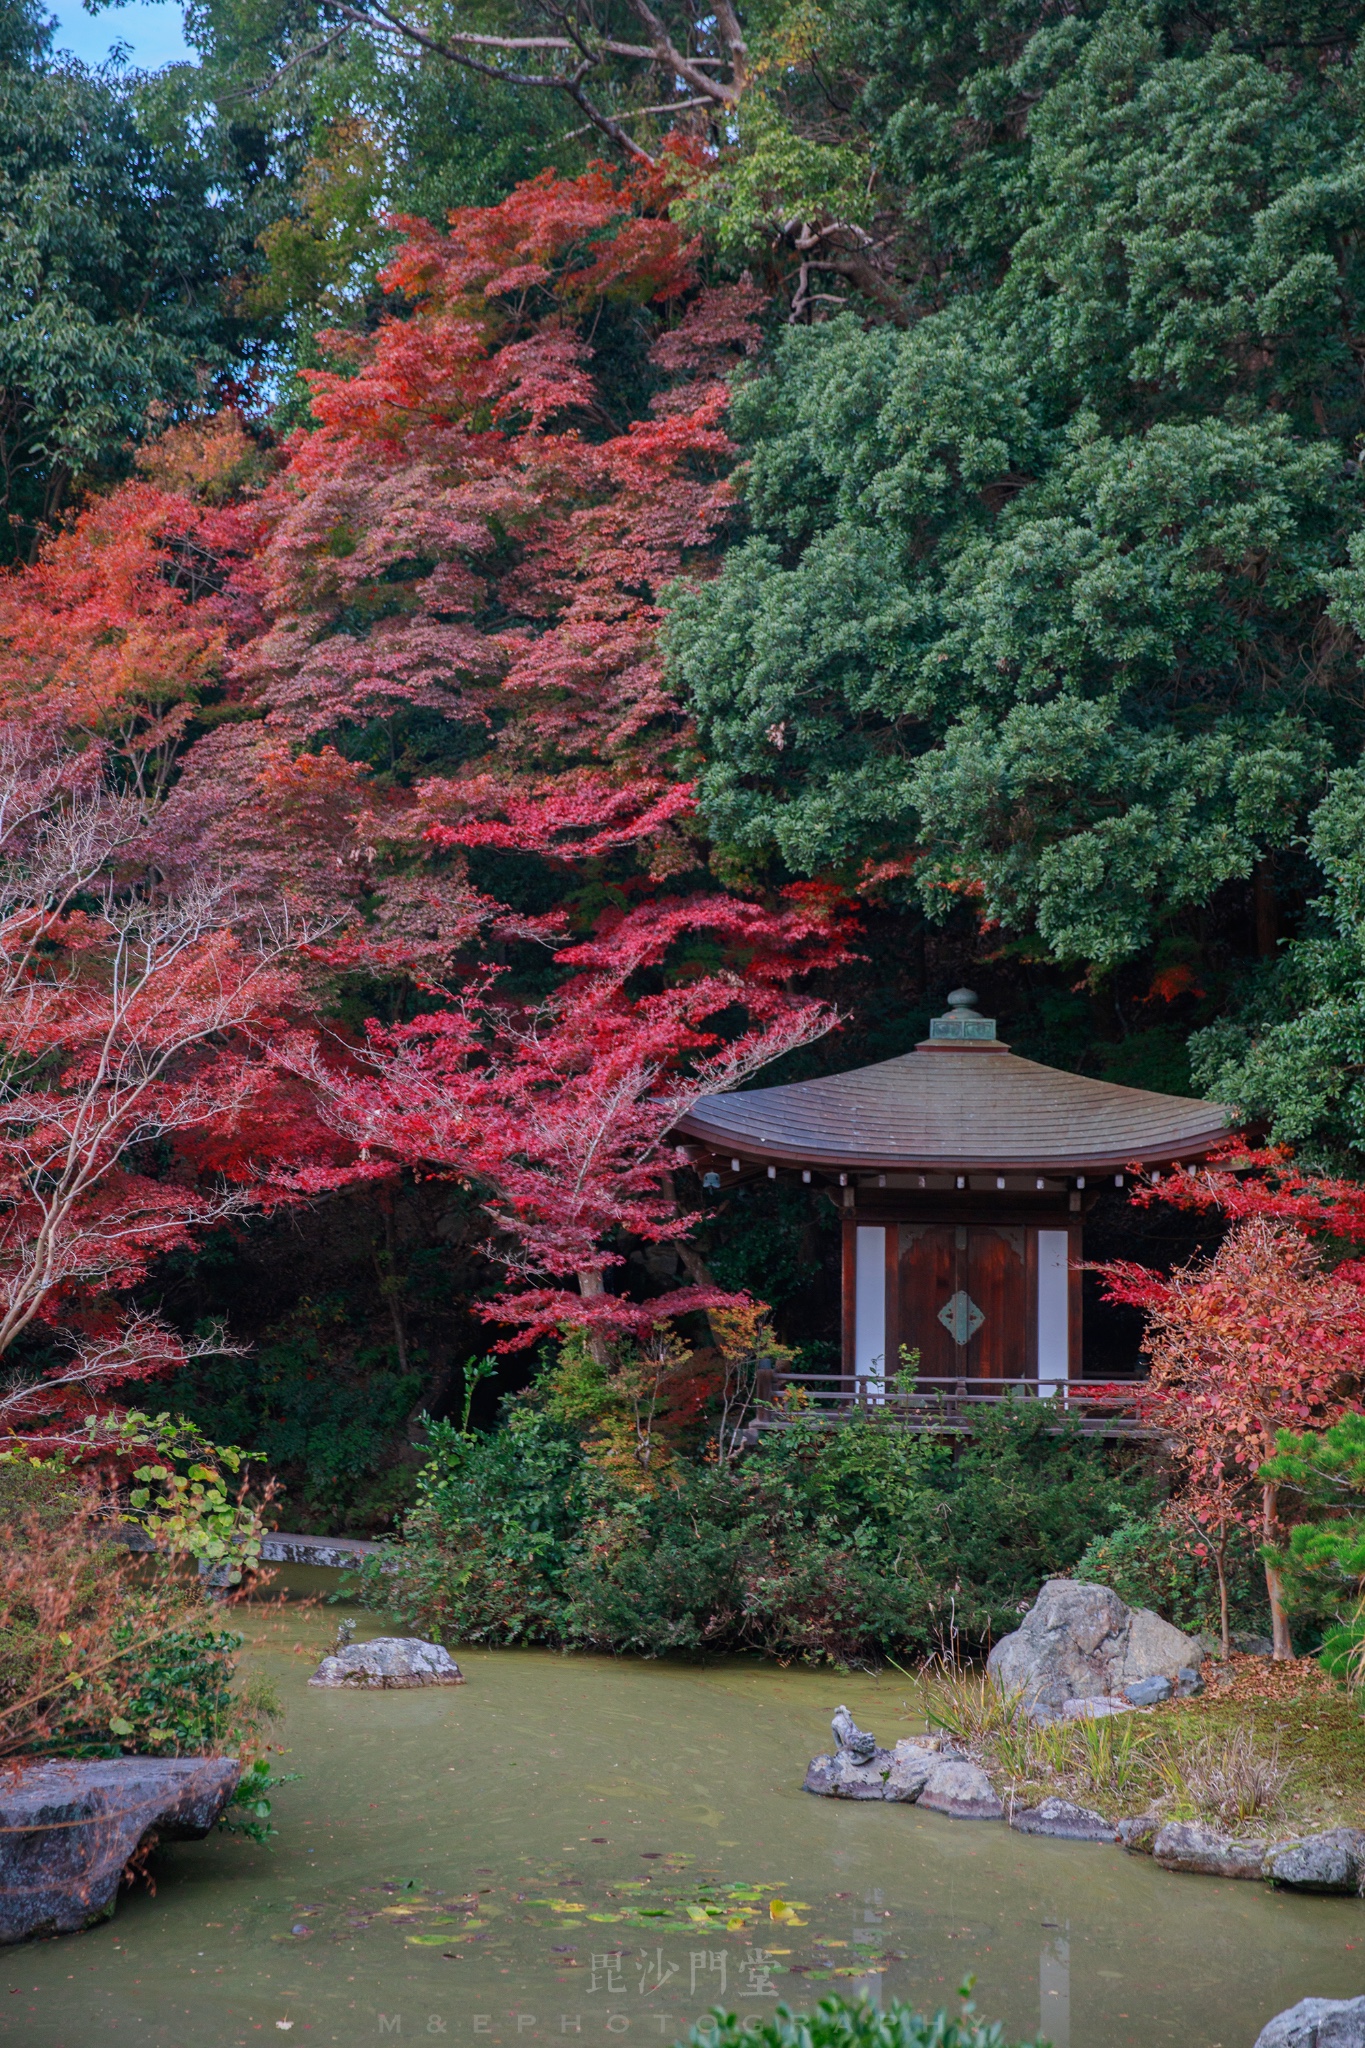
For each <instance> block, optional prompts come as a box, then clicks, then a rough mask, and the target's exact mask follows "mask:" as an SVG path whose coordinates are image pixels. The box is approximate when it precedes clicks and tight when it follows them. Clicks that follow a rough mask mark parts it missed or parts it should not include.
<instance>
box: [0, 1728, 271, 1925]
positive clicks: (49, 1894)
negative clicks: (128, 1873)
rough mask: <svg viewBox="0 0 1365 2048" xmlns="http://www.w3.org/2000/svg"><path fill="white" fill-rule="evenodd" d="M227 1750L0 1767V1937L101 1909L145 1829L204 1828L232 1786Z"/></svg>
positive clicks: (107, 1908) (197, 1832)
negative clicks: (215, 1753)
mask: <svg viewBox="0 0 1365 2048" xmlns="http://www.w3.org/2000/svg"><path fill="white" fill-rule="evenodd" d="M239 1775H240V1766H239V1765H238V1762H237V1759H236V1757H230V1756H226V1757H206V1756H185V1757H150V1756H127V1757H114V1758H111V1759H109V1760H108V1761H106V1762H99V1763H44V1764H22V1765H20V1766H19V1767H18V1768H17V1769H15V1770H13V1771H3V1772H0V1942H13V1941H27V1940H28V1939H29V1938H30V1937H31V1936H32V1935H35V1934H74V1933H75V1932H76V1931H77V1930H78V1929H79V1928H82V1927H89V1926H92V1925H93V1924H94V1922H95V1921H97V1920H104V1919H107V1918H108V1916H109V1915H110V1914H111V1913H112V1912H113V1910H114V1903H115V1901H116V1899H117V1897H118V1888H119V1879H120V1877H121V1876H122V1874H123V1869H124V1865H125V1864H126V1863H127V1862H128V1860H129V1858H130V1857H131V1856H132V1854H133V1852H134V1851H135V1850H136V1849H137V1847H138V1846H139V1844H140V1843H141V1842H143V1841H144V1840H145V1839H146V1837H147V1836H148V1835H155V1836H157V1837H158V1838H160V1839H161V1840H163V1841H164V1840H171V1841H176V1840H182V1841H183V1840H195V1839H197V1838H198V1837H200V1836H202V1835H206V1834H207V1833H208V1831H209V1829H210V1828H211V1827H212V1826H213V1824H214V1822H215V1821H216V1820H217V1819H218V1817H219V1815H220V1814H221V1813H222V1811H223V1808H224V1807H225V1806H226V1805H227V1803H228V1800H229V1799H230V1798H231V1796H232V1793H233V1791H234V1789H235V1787H236V1784H237V1779H238V1777H239Z"/></svg>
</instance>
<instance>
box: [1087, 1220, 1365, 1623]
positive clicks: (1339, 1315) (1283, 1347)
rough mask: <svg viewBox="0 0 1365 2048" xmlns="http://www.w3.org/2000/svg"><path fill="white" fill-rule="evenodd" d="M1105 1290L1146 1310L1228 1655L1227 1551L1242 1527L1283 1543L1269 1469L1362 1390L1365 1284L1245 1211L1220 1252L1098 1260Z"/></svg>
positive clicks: (1156, 1370)
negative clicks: (1274, 1458) (1139, 1260)
mask: <svg viewBox="0 0 1365 2048" xmlns="http://www.w3.org/2000/svg"><path fill="white" fill-rule="evenodd" d="M1100 1270H1101V1272H1102V1273H1103V1274H1104V1275H1105V1277H1106V1283H1107V1292H1108V1294H1109V1298H1110V1299H1111V1300H1114V1301H1122V1302H1129V1303H1132V1304H1134V1305H1135V1306H1137V1307H1139V1308H1141V1309H1143V1310H1145V1312H1146V1314H1147V1318H1148V1324H1147V1332H1146V1335H1145V1338H1144V1342H1143V1349H1144V1352H1145V1354H1146V1357H1147V1360H1148V1365H1149V1377H1148V1378H1147V1379H1146V1381H1145V1382H1143V1383H1142V1385H1141V1386H1140V1388H1139V1390H1138V1410H1139V1414H1140V1416H1141V1418H1142V1420H1143V1421H1145V1422H1147V1423H1149V1424H1150V1425H1152V1426H1153V1427H1155V1428H1157V1429H1159V1430H1160V1431H1161V1433H1162V1435H1163V1437H1164V1438H1165V1439H1166V1441H1167V1443H1168V1445H1169V1447H1170V1449H1171V1452H1172V1454H1173V1456H1174V1457H1175V1459H1176V1461H1177V1464H1178V1466H1179V1468H1180V1479H1181V1491H1180V1494H1179V1506H1180V1510H1181V1512H1183V1513H1184V1514H1186V1515H1187V1516H1188V1517H1189V1518H1190V1519H1191V1520H1192V1521H1193V1522H1194V1523H1195V1524H1196V1526H1197V1527H1199V1528H1200V1529H1201V1530H1202V1531H1203V1532H1204V1534H1205V1535H1206V1537H1207V1540H1208V1542H1209V1546H1210V1551H1211V1554H1212V1556H1213V1559H1214V1563H1215V1568H1216V1570H1217V1573H1218V1583H1219V1596H1220V1606H1221V1613H1222V1633H1223V1654H1224V1655H1225V1656H1226V1655H1227V1651H1228V1601H1227V1578H1226V1571H1225V1559H1226V1551H1227V1543H1228V1538H1229V1535H1230V1534H1231V1532H1232V1530H1233V1529H1234V1528H1235V1527H1237V1526H1251V1525H1253V1524H1255V1523H1259V1525H1260V1529H1261V1533H1262V1536H1263V1540H1264V1542H1265V1543H1266V1544H1267V1545H1269V1546H1273V1545H1276V1544H1277V1543H1278V1541H1279V1539H1280V1527H1279V1495H1278V1488H1277V1486H1276V1484H1275V1482H1274V1480H1273V1479H1270V1478H1263V1477H1261V1467H1262V1466H1263V1465H1264V1464H1265V1462H1266V1460H1267V1459H1268V1458H1269V1457H1270V1455H1271V1453H1272V1452H1273V1450H1274V1448H1275V1442H1276V1437H1277V1435H1278V1432H1279V1431H1280V1430H1282V1429H1291V1430H1295V1431H1302V1430H1306V1429H1323V1428H1326V1427H1327V1426H1328V1425H1329V1424H1330V1423H1332V1422H1334V1421H1336V1420H1337V1419H1338V1417H1339V1416H1340V1415H1341V1414H1342V1413H1343V1412H1344V1409H1345V1406H1346V1404H1347V1402H1348V1401H1350V1400H1353V1399H1355V1398H1357V1397H1358V1394H1359V1389H1360V1385H1361V1376H1362V1371H1363V1370H1365V1293H1362V1290H1361V1288H1360V1286H1359V1285H1358V1284H1357V1282H1356V1280H1355V1278H1354V1276H1353V1275H1352V1274H1349V1273H1348V1274H1343V1273H1342V1272H1340V1271H1337V1272H1331V1273H1329V1272H1327V1271H1325V1270H1324V1268H1323V1266H1322V1264H1321V1262H1320V1260H1319V1258H1318V1256H1317V1254H1316V1252H1315V1250H1314V1248H1313V1246H1312V1245H1311V1244H1310V1243H1309V1242H1308V1240H1307V1239H1306V1238H1305V1237H1304V1236H1303V1234H1302V1232H1301V1231H1300V1230H1298V1229H1297V1228H1295V1227H1294V1225H1293V1224H1292V1223H1287V1222H1284V1221H1282V1220H1279V1219H1277V1218H1274V1217H1271V1216H1266V1215H1251V1216H1244V1217H1242V1218H1241V1219H1240V1220H1238V1221H1237V1222H1236V1223H1234V1225H1233V1228H1232V1229H1231V1230H1230V1231H1229V1233H1228V1235H1227V1237H1226V1239H1225V1240H1224V1242H1223V1244H1222V1245H1221V1246H1220V1247H1219V1249H1218V1251H1217V1252H1216V1253H1215V1254H1214V1255H1213V1257H1212V1258H1210V1259H1207V1260H1205V1261H1202V1262H1199V1263H1196V1264H1194V1265H1191V1266H1188V1267H1185V1268H1183V1269H1181V1270H1178V1271H1176V1272H1175V1273H1173V1274H1171V1275H1170V1276H1169V1278H1167V1277H1163V1276H1162V1275H1161V1274H1159V1273H1154V1272H1151V1271H1150V1270H1149V1269H1148V1268H1146V1267H1143V1266H1136V1265H1131V1264H1126V1263H1116V1264H1112V1265H1108V1266H1105V1267H1102V1268H1100ZM1265 1571H1266V1589H1267V1593H1268V1596H1269V1601H1270V1612H1271V1622H1272V1634H1273V1639H1274V1654H1275V1656H1276V1657H1277V1658H1288V1657H1291V1656H1292V1655H1293V1648H1292V1644H1291V1641H1290V1633H1289V1622H1288V1617H1287V1615H1286V1612H1285V1607H1284V1599H1283V1594H1282V1589H1281V1585H1280V1575H1279V1571H1278V1569H1277V1567H1276V1566H1275V1565H1274V1563H1273V1562H1271V1561H1270V1560H1267V1562H1266V1567H1265Z"/></svg>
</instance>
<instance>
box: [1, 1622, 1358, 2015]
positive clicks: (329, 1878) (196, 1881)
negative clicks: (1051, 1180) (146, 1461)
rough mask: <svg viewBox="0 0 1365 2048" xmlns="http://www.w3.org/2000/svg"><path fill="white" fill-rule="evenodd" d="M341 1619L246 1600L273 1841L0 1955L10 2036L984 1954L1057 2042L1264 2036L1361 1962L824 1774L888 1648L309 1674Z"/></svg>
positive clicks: (891, 1971) (933, 1977)
mask: <svg viewBox="0 0 1365 2048" xmlns="http://www.w3.org/2000/svg"><path fill="white" fill-rule="evenodd" d="M334 1625H335V1610H323V1611H320V1612H319V1611H309V1612H305V1613H303V1614H300V1613H299V1612H298V1611H297V1610H295V1611H294V1612H292V1613H291V1612H288V1611H283V1612H281V1611H279V1610H276V1611H273V1612H270V1613H261V1614H258V1615H257V1616H256V1617H255V1618H254V1621H253V1635H254V1639H255V1647H254V1650H253V1655H254V1656H255V1657H256V1658H257V1660H258V1661H259V1663H260V1664H261V1665H262V1666H263V1667H264V1668H265V1669H266V1670H267V1671H269V1672H270V1673H271V1675H272V1676H273V1677H274V1679H275V1681H276V1683H277V1684H278V1686H279V1688H280V1691H281V1693H282V1694H283V1695H284V1697H285V1700H286V1703H287V1708H288V1717H287V1720H286V1722H285V1724H284V1728H283V1733H282V1738H281V1739H282V1740H283V1741H284V1742H285V1743H286V1744H287V1745H288V1748H289V1752H290V1753H289V1755H288V1757H287V1759H286V1760H285V1766H284V1767H285V1768H288V1769H292V1770H297V1771H298V1772H299V1773H300V1774H301V1775H300V1779H299V1782H298V1783H296V1784H292V1785H289V1786H286V1787H285V1788H284V1789H283V1790H281V1791H280V1793H279V1794H278V1795H277V1813H276V1817H277V1819H278V1822H279V1825H280V1828H281V1833H280V1836H279V1837H278V1839H277V1841H276V1842H275V1844H274V1845H273V1846H272V1847H270V1848H268V1849H261V1848H257V1847H254V1846H253V1845H251V1844H248V1843H242V1842H237V1841H231V1840H224V1839H222V1838H221V1837H220V1838H218V1839H217V1840H215V1841H211V1842H207V1843H203V1844H186V1845H184V1846H182V1847H179V1848H176V1849H175V1850H174V1851H172V1852H171V1853H170V1854H169V1855H168V1856H167V1857H166V1858H165V1860H164V1861H163V1863H162V1865H161V1868H160V1871H159V1874H158V1891H157V1894H156V1896H155V1898H151V1897H149V1896H147V1895H146V1894H145V1893H143V1894H139V1895H137V1896H134V1897H128V1898H125V1900H124V1901H123V1903H122V1904H121V1906H120V1908H119V1913H118V1917H117V1918H116V1919H115V1920H114V1921H113V1922H111V1923H109V1924H108V1925H107V1926H105V1927H102V1928H100V1929H98V1930H96V1931H95V1932H94V1933H92V1934H87V1935H82V1936H76V1937H68V1938H66V1939H63V1940H60V1941H49V1942H43V1943H37V1944H33V1945H31V1946H29V1947H27V1948H24V1949H20V1950H10V1951H6V1952H5V1953H4V1955H3V1958H0V2038H3V2039H4V2040H5V2041H11V2040H12V2041H15V2042H22V2043H23V2044H24V2048H30V2044H31V2048H90V2044H91V2043H100V2042H108V2043H110V2044H114V2048H117V2044H119V2043H129V2044H136V2048H237V2044H242V2048H245V2044H248V2043H253V2042H257V2041H260V2040H263V2039H280V2038H284V2037H290V2038H292V2039H296V2040H298V2041H300V2042H302V2041H303V2039H304V2038H305V2036H306V2037H307V2039H308V2041H309V2042H310V2043H315V2044H321V2043H339V2044H342V2048H352V2044H360V2043H365V2044H369V2043H372V2042H379V2041H401V2042H411V2041H417V2040H421V2041H441V2040H444V2041H447V2042H460V2043H462V2044H466V2048H475V2044H477V2043H480V2042H487V2043H489V2044H490V2048H507V2044H511V2043H514V2042H518V2041H521V2042H525V2043H528V2044H532V2043H550V2042H556V2043H560V2044H562V2048H610V2043H611V2042H612V2041H613V2040H621V2041H622V2042H623V2043H624V2048H632V2044H641V2043H648V2042H651V2041H660V2040H662V2041H665V2042H671V2041H673V2040H675V2039H677V2038H678V2037H679V2036H680V2035H681V2034H682V2033H683V2032H684V2031H685V2029H686V2028H687V2027H688V2026H689V2025H691V2024H693V2023H695V2022H696V2021H697V2020H698V2019H699V2018H700V2017H701V2016H702V2015H703V2014H704V2013H705V2012H706V2010H707V2009H708V2008H709V2007H711V2006H712V2005H716V2004H721V2005H724V2006H726V2007H728V2008H730V2009H732V2010H735V2011H738V2012H740V2013H744V2014H748V2015H760V2014H762V2013H764V2012H770V2011H771V2010H772V2008H773V2006H774V2005H775V2004H776V2003H777V2000H778V1998H779V1997H780V1998H782V1999H784V2000H787V2001H788V2002H790V2003H792V2004H795V2005H803V2004H809V2003H812V2002H813V2001H814V2000H815V1999H816V1998H818V1997H820V1996H821V1995H822V1994H824V1993H825V1992H827V1991H830V1990H841V1991H863V1992H865V1993H866V1994H867V1995H868V1996H869V1997H871V1998H873V1999H874V2000H876V2001H878V2002H879V2003H883V2004H884V2003H886V2002H887V2001H889V2000H890V1999H892V1998H896V1997H900V1998H907V1999H909V2000H911V2001H913V2002H914V2003H916V2004H918V2005H920V2006H921V2007H930V2008H932V2007H934V2006H937V2005H939V2004H943V2003H947V2004H950V2005H951V2004H952V2002H953V1995H954V1992H955V1988H956V1986H957V1985H958V1984H959V1983H960V1982H961V1981H962V1980H963V1979H964V1978H965V1977H968V1976H974V1977H975V1978H976V1980H977V1983H976V1993H975V1996H976V2000H977V2005H978V2009H979V2010H980V2011H981V2012H982V2013H984V2014H986V2015H989V2016H990V2017H992V2018H999V2019H1001V2020H1002V2021H1004V2022H1005V2024H1006V2027H1007V2028H1008V2029H1009V2030H1010V2031H1011V2033H1012V2034H1013V2035H1015V2036H1016V2037H1019V2038H1026V2037H1031V2036H1032V2034H1033V2033H1034V2030H1035V2029H1036V2028H1037V2027H1038V2026H1039V2025H1040V2023H1041V2027H1042V2030H1043V2032H1044V2034H1045V2035H1046V2036H1047V2037H1048V2038H1050V2040H1051V2041H1052V2042H1053V2043H1054V2044H1055V2048H1156V2044H1165V2043H1171V2044H1178V2048H1251V2043H1252V2042H1253V2041H1254V2040H1255V2037H1256V2034H1257V2032H1258V2030H1259V2028H1260V2027H1261V2026H1262V2025H1263V2024H1264V2022H1265V2020H1266V2019H1267V2018H1269V2016H1270V2015H1271V2014H1272V2013H1274V2012H1277V2011H1279V2010H1280V2009H1282V2008H1283V2007H1284V2006H1287V2005H1290V2004H1293V2003H1294V2002H1295V2000H1297V1999H1299V1998H1301V1997H1303V1996H1305V1995H1306V1994H1307V1993H1309V1992H1314V1993H1317V1994H1319V1995H1323V1996H1328V1997H1345V1996H1350V1995H1354V1994H1356V1993H1358V1992H1359V1991H1360V1990H1361V1989H1362V1988H1365V1907H1362V1906H1361V1905H1360V1904H1359V1903H1358V1902H1357V1901H1353V1900H1336V1899H1320V1900H1309V1899H1296V1898H1291V1897H1283V1896H1275V1895H1272V1894H1270V1893H1268V1892H1265V1891H1263V1890H1262V1889H1261V1888H1260V1887H1259V1886H1256V1885H1250V1884H1226V1883H1224V1884H1219V1883H1215V1882H1212V1881H1207V1880H1201V1879H1196V1878H1178V1877H1171V1876H1168V1875H1166V1874H1164V1873H1162V1872H1159V1871H1157V1870H1155V1869H1154V1868H1153V1866H1152V1865H1151V1863H1150V1862H1148V1861H1147V1860H1146V1859H1143V1858H1136V1857H1129V1856H1125V1855H1123V1854H1122V1853H1121V1852H1120V1851H1119V1850H1116V1849H1108V1848H1103V1847H1097V1846H1095V1845H1092V1844H1088V1843H1077V1844H1070V1843H1060V1842H1048V1841H1044V1840H1039V1839H1037V1838H1036V1837H1025V1836H1019V1835H1015V1834H1011V1833H1010V1832H1009V1830H1007V1829H1006V1828H1003V1827H1000V1826H998V1825H992V1824H986V1823H971V1822H957V1821H949V1820H944V1819H941V1818H940V1817H939V1816H937V1815H934V1814H929V1813H920V1812H918V1811H917V1810H916V1809H914V1808H910V1807H884V1806H881V1805H875V1804H873V1805H862V1804H845V1803H843V1802H836V1801H831V1800H820V1799H812V1798H810V1797H809V1796H808V1795H807V1794H806V1793H804V1792H802V1791H801V1789H800V1787H801V1779H802V1775H803V1773H804V1769H805V1765H806V1761H807V1759H808V1758H809V1757H810V1755H811V1754H812V1753H813V1751H814V1750H816V1749H817V1748H821V1747H824V1746H825V1744H826V1742H827V1739H828V1721H829V1715H830V1712H831V1710H832V1708H833V1707H834V1705H835V1704H836V1703H837V1702H838V1700H839V1699H841V1698H847V1699H848V1702H849V1704H850V1706H851V1707H852V1708H853V1711H854V1713H855V1715H856V1716H857V1718H858V1720H859V1721H860V1722H861V1723H862V1724H863V1725H864V1726H868V1727H871V1728H873V1729H875V1730H876V1731H877V1732H878V1733H879V1734H881V1735H883V1736H884V1737H886V1736H892V1735H894V1734H895V1733H897V1732H898V1729H899V1727H901V1726H904V1725H905V1724H901V1723H898V1719H897V1717H898V1713H899V1711H900V1709H901V1706H902V1701H903V1697H904V1692H905V1685H904V1681H903V1680H901V1679H900V1678H899V1677H897V1676H896V1675H895V1674H893V1675H892V1677H891V1678H890V1679H889V1680H884V1681H876V1680H873V1679H870V1678H848V1677H840V1676H838V1675H831V1674H822V1673H818V1672H810V1671H785V1672H784V1671H779V1670H777V1669H776V1668H774V1667H772V1666H766V1665H759V1664H756V1663H751V1662H747V1661H743V1660H730V1661H727V1662H725V1663H723V1664H720V1665H716V1666H712V1667H710V1668H709V1669H704V1670H703V1669H698V1668H694V1667H689V1666H681V1665H668V1664H638V1663H629V1662H614V1661H612V1660H611V1659H607V1658H598V1657H592V1658H586V1657H585V1658H573V1657H561V1656H557V1655H555V1654H553V1653H545V1652H537V1651H523V1652H517V1651H501V1652H479V1651H474V1652H470V1653H466V1654H464V1655H462V1658H461V1661H462V1663H463V1665H464V1668H465V1671H466V1674H467V1676H468V1679H469V1683H468V1685H466V1686H464V1687H460V1688H452V1689H434V1690H423V1691H417V1692H397V1693H365V1694H346V1695H342V1694H337V1693H332V1692H310V1691H309V1690H308V1689H307V1686H306V1679H307V1676H308V1673H309V1671H310V1670H311V1668H312V1665H313V1662H314V1661H315V1658H316V1655H317V1654H318V1651H319V1650H320V1648H321V1647H322V1645H323V1644H324V1643H325V1641H327V1640H328V1639H329V1638H330V1636H331V1634H332V1631H333V1628H334ZM377 1632H378V1629H377V1626H376V1624H375V1622H374V1619H373V1617H370V1616H363V1617H360V1633H361V1634H362V1635H365V1634H367V1633H377Z"/></svg>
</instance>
